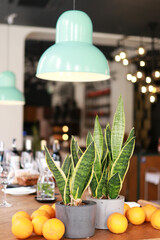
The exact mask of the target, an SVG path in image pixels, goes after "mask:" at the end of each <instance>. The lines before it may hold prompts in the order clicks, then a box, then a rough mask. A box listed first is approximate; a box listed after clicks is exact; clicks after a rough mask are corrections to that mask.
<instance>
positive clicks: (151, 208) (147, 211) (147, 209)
mask: <svg viewBox="0 0 160 240" xmlns="http://www.w3.org/2000/svg"><path fill="white" fill-rule="evenodd" d="M142 208H143V210H144V211H145V214H146V218H145V221H146V222H150V220H151V216H152V214H153V213H154V211H155V210H157V208H156V207H155V206H153V205H151V204H147V205H145V206H143V207H142Z"/></svg>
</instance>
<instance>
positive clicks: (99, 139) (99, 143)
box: [93, 116, 103, 161]
mask: <svg viewBox="0 0 160 240" xmlns="http://www.w3.org/2000/svg"><path fill="white" fill-rule="evenodd" d="M93 136H94V141H95V144H96V147H97V150H98V155H99V158H100V161H101V159H102V155H103V132H102V128H101V125H100V123H99V119H98V116H96V119H95V123H94V134H93Z"/></svg>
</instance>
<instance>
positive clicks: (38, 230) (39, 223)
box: [32, 216, 49, 236]
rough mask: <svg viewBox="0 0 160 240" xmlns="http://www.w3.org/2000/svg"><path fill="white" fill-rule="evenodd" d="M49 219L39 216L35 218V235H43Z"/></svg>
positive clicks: (33, 221)
mask: <svg viewBox="0 0 160 240" xmlns="http://www.w3.org/2000/svg"><path fill="white" fill-rule="evenodd" d="M48 219H49V218H47V217H46V216H37V217H35V218H33V220H32V223H33V231H34V232H35V234H37V235H39V236H41V235H43V233H42V228H43V225H44V223H45V222H46V221H47V220H48Z"/></svg>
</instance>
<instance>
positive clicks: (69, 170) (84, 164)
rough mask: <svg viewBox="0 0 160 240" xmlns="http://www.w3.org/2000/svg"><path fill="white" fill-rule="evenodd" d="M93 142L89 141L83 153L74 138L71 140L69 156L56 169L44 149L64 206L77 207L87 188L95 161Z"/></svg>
mask: <svg viewBox="0 0 160 240" xmlns="http://www.w3.org/2000/svg"><path fill="white" fill-rule="evenodd" d="M94 148H95V147H94V142H93V141H91V142H90V144H89V145H88V147H87V148H86V150H85V152H84V153H83V152H82V151H81V149H80V148H79V146H78V143H77V141H76V140H75V138H74V137H72V139H71V145H70V152H71V154H70V155H67V157H66V158H65V160H64V162H63V165H62V167H61V168H60V167H58V166H57V165H56V163H55V161H54V159H53V158H52V157H51V155H50V153H49V151H48V149H47V148H46V147H45V157H46V162H47V164H48V167H49V169H50V171H51V172H52V174H53V176H54V178H55V180H56V184H57V186H58V188H59V191H60V194H61V196H62V200H63V203H64V204H65V205H67V204H68V205H75V206H77V205H79V204H80V203H81V202H82V199H81V197H82V194H83V193H84V191H85V190H86V188H87V187H88V186H89V184H90V182H91V180H92V174H93V166H94V165H93V162H94V159H95V149H94Z"/></svg>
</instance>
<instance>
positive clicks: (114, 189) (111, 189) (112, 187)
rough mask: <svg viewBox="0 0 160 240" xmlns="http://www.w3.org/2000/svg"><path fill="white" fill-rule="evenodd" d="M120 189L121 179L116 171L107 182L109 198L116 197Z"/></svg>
mask: <svg viewBox="0 0 160 240" xmlns="http://www.w3.org/2000/svg"><path fill="white" fill-rule="evenodd" d="M120 189H121V179H120V176H119V174H118V173H116V174H115V175H113V176H112V177H111V178H110V179H109V182H108V195H109V198H111V199H115V198H117V197H118V194H119V191H120Z"/></svg>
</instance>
